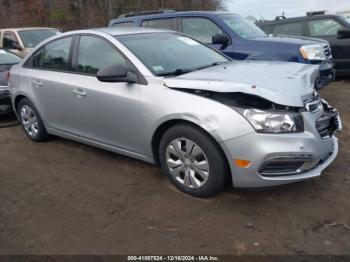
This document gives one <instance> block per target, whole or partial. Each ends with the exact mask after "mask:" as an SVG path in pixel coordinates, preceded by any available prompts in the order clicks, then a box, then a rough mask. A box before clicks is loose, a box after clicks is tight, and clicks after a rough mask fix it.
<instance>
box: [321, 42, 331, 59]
mask: <svg viewBox="0 0 350 262" xmlns="http://www.w3.org/2000/svg"><path fill="white" fill-rule="evenodd" d="M323 49H324V53H325V55H326V58H327V59H332V50H331V47H330V46H329V45H328V44H325V45H323Z"/></svg>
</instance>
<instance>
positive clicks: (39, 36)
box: [18, 29, 60, 48]
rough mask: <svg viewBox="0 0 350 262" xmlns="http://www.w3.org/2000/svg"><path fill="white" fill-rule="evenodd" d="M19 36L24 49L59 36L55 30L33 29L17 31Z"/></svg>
mask: <svg viewBox="0 0 350 262" xmlns="http://www.w3.org/2000/svg"><path fill="white" fill-rule="evenodd" d="M18 33H19V36H20V37H21V39H22V42H23V45H24V47H26V48H34V47H35V46H36V45H37V44H39V43H40V42H42V41H44V40H45V39H47V38H49V37H51V36H54V35H56V34H59V33H60V31H58V30H57V29H35V30H23V31H19V32H18Z"/></svg>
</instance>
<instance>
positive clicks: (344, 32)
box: [338, 28, 350, 38]
mask: <svg viewBox="0 0 350 262" xmlns="http://www.w3.org/2000/svg"><path fill="white" fill-rule="evenodd" d="M338 38H350V29H347V28H342V29H340V30H338Z"/></svg>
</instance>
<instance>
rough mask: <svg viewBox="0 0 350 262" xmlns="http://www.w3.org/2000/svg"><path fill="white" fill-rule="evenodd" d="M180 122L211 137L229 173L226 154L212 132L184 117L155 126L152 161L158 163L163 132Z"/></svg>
mask: <svg viewBox="0 0 350 262" xmlns="http://www.w3.org/2000/svg"><path fill="white" fill-rule="evenodd" d="M180 124H185V125H188V126H191V127H193V128H196V129H199V130H200V131H202V132H203V133H205V134H206V135H207V136H208V137H209V138H210V139H211V141H212V142H213V143H214V144H215V145H216V146H217V148H218V149H219V151H220V153H221V154H222V156H223V157H224V159H225V161H226V164H227V170H228V171H229V172H230V173H231V169H230V165H229V162H228V159H227V156H226V154H225V152H224V150H223V149H222V148H221V146H220V144H219V143H218V142H217V140H216V139H215V137H214V136H213V135H212V134H210V133H209V132H208V131H207V130H206V129H205V128H203V127H202V126H200V125H199V124H197V123H194V122H192V121H189V120H186V119H171V120H167V121H165V122H163V123H162V124H160V125H159V126H158V127H157V129H156V130H155V132H154V133H153V136H152V142H151V143H152V144H151V146H152V154H153V159H154V162H155V163H156V164H157V165H160V159H159V146H160V141H161V139H162V137H163V135H164V133H165V132H166V131H167V130H169V129H170V128H172V127H174V126H176V125H180Z"/></svg>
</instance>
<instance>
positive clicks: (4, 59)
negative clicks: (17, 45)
mask: <svg viewBox="0 0 350 262" xmlns="http://www.w3.org/2000/svg"><path fill="white" fill-rule="evenodd" d="M19 61H21V58H19V57H18V56H16V55H15V54H12V53H9V52H7V51H5V50H2V49H0V65H12V64H17V63H19Z"/></svg>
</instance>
